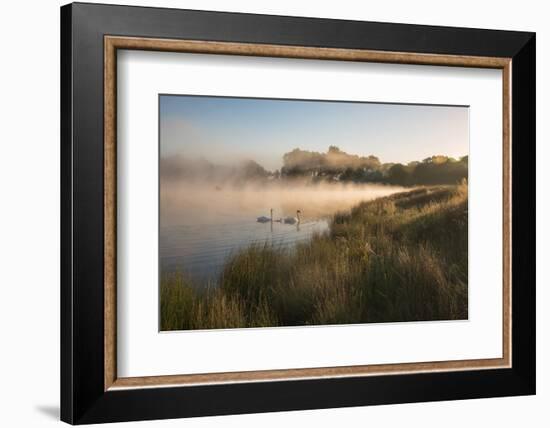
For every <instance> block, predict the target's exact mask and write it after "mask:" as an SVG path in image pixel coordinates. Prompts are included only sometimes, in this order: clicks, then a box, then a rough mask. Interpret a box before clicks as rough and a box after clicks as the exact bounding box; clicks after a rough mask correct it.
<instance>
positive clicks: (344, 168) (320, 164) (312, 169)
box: [280, 146, 468, 186]
mask: <svg viewBox="0 0 550 428" xmlns="http://www.w3.org/2000/svg"><path fill="white" fill-rule="evenodd" d="M283 162H284V166H283V167H282V168H281V173H280V174H281V176H282V177H289V178H291V177H292V178H297V177H311V179H312V180H314V181H324V180H332V181H347V182H354V183H389V184H396V185H402V186H411V185H418V184H456V183H459V182H461V181H462V180H463V179H467V178H468V156H463V157H461V158H460V159H454V158H452V157H448V156H441V155H437V156H431V157H429V158H426V159H424V160H422V161H415V162H409V163H408V164H406V165H403V164H401V163H381V162H380V160H379V159H378V158H377V157H376V156H366V157H362V156H357V155H351V154H348V153H346V152H343V151H342V150H340V149H339V148H338V147H336V146H330V147H329V149H328V152H327V153H319V152H310V151H306V150H300V149H294V150H293V151H291V152H289V153H285V155H284V156H283Z"/></svg>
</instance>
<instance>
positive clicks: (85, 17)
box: [61, 3, 536, 424]
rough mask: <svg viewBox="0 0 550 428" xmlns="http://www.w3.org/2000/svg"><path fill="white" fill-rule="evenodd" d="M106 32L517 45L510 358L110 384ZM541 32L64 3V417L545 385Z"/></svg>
mask: <svg viewBox="0 0 550 428" xmlns="http://www.w3.org/2000/svg"><path fill="white" fill-rule="evenodd" d="M104 35H119V36H138V37H153V38H172V39H195V40H215V41H226V42H244V43H265V44H283V45H297V46H321V47H333V48H353V49H369V50H385V51H399V52H416V53H434V54H450V55H474V56H496V57H508V58H512V59H513V62H512V165H513V182H512V208H513V210H512V242H513V249H512V368H510V369H496V370H470V371H459V372H441V373H435V372H432V373H423V374H408V375H404V374H402V375H391V376H383V375H381V376H370V377H351V378H337V379H311V380H293V381H276V382H258V383H244V384H224V385H213V386H188V387H169V388H150V389H134V390H117V391H107V392H105V391H104V384H103V382H104V376H103V374H104V342H103V340H104V329H103V328H104V321H103V307H104V306H103V305H104V303H103V302H104V300H103V298H104V293H103V218H104V217H103V207H104V206H103V54H104V51H103V37H104ZM535 96H536V94H535V34H534V33H527V32H511V31H495V30H481V29H466V28H450V27H434V26H420V25H407V24H389V23H375V22H358V21H343V20H327V19H312V18H297V17H284V16H269V15H250V14H236V13H221V12H205V11H191V10H179V9H160V8H143V7H128V6H109V5H99V4H85V3H74V4H69V5H66V6H63V7H62V8H61V420H63V421H65V422H68V423H72V424H84V423H98V422H115V421H130V420H144V419H164V418H178V417H191V416H205V415H224V414H238V413H257V412H269V411H284V410H302V409H316V408H329V407H347V406H363V405H372V404H391V403H404V402H419V401H439V400H454V399H467V398H481V397H499V396H512V395H529V394H534V393H535V362H536V361H535V350H536V349H535V347H536V345H535V125H536V124H535Z"/></svg>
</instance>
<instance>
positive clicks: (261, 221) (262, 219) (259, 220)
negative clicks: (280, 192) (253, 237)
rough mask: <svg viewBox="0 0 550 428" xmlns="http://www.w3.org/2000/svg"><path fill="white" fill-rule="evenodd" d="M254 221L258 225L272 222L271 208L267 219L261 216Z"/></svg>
mask: <svg viewBox="0 0 550 428" xmlns="http://www.w3.org/2000/svg"><path fill="white" fill-rule="evenodd" d="M256 221H257V222H258V223H268V222H273V208H271V209H270V210H269V217H266V216H265V215H263V216H261V217H258V218H257V219H256Z"/></svg>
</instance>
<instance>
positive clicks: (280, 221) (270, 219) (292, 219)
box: [256, 208, 302, 224]
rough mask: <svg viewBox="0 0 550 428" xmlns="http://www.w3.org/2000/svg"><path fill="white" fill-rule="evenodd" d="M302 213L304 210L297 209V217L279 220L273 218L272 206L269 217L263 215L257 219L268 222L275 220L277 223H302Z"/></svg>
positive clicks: (260, 221)
mask: <svg viewBox="0 0 550 428" xmlns="http://www.w3.org/2000/svg"><path fill="white" fill-rule="evenodd" d="M301 214H302V211H300V210H296V217H284V218H280V219H277V220H273V208H271V209H270V210H269V217H266V216H261V217H258V218H257V220H256V221H257V222H258V223H268V222H271V223H273V222H274V221H275V222H277V223H284V224H296V223H300V221H301V220H302V219H301V217H300V215H301Z"/></svg>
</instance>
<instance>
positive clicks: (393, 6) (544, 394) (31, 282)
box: [0, 0, 550, 428]
mask: <svg viewBox="0 0 550 428" xmlns="http://www.w3.org/2000/svg"><path fill="white" fill-rule="evenodd" d="M120 1H121V2H123V3H126V4H135V5H147V6H167V7H168V6H169V7H181V8H190V9H209V10H223V11H234V12H252V13H267V14H282V15H297V16H312V17H323V18H342V19H358V20H369V21H390V22H405V23H414V24H434V25H452V26H463V27H484V28H496V29H507V30H529V31H536V32H537V55H538V58H537V76H538V79H537V80H538V81H537V87H538V90H537V122H538V129H537V142H538V144H537V146H538V147H537V159H538V160H537V163H538V165H537V169H538V171H537V176H538V177H537V178H538V185H537V196H538V204H537V223H538V224H537V231H538V233H537V235H538V239H537V241H538V242H537V247H538V254H537V264H538V272H537V279H538V290H537V297H538V303H537V312H538V313H537V321H538V327H537V340H538V352H537V358H538V394H537V396H535V397H519V398H515V397H514V398H499V399H486V400H468V401H461V402H443V403H420V404H405V405H397V406H378V407H364V408H351V409H334V410H317V411H302V412H286V413H272V414H264V415H244V416H226V417H216V418H198V419H188V420H172V421H155V422H143V423H139V424H140V426H158V427H171V426H179V427H213V426H216V427H239V428H244V427H258V426H262V427H279V426H317V427H320V426H327V427H329V426H345V427H364V426H366V425H367V424H368V425H370V426H386V427H392V426H401V425H406V426H407V427H410V428H413V427H422V428H428V427H441V426H445V427H446V428H451V427H460V428H464V427H469V426H471V427H474V426H497V425H498V426H499V427H501V428H505V427H517V426H529V427H538V426H548V424H549V423H550V415H549V414H548V411H547V407H548V405H550V368H549V365H548V361H549V351H550V346H549V345H550V334H549V331H550V327H549V323H550V316H549V315H548V312H544V311H545V305H544V302H547V301H548V298H549V297H550V293H549V291H548V287H544V285H548V283H549V281H550V269H549V263H548V259H549V258H550V250H548V249H547V246H546V245H545V244H546V241H547V240H548V239H550V233H549V231H550V226H549V224H548V222H547V221H544V218H545V217H546V218H550V205H549V203H548V200H543V198H542V196H543V195H545V194H547V193H548V186H549V184H550V168H548V167H546V168H544V166H545V164H546V162H548V159H550V150H549V146H548V144H546V143H547V142H548V138H549V137H550V135H549V128H548V120H545V118H547V117H548V116H549V115H550V109H549V107H548V101H547V100H546V99H545V98H546V97H548V96H550V91H549V89H550V88H549V80H548V78H547V76H549V75H550V70H549V64H548V52H549V51H550V27H549V26H548V18H549V17H550V16H549V14H548V13H547V12H546V10H545V9H546V8H545V2H542V1H535V0H523V1H521V2H518V1H509V0H500V1H496V0H495V1H487V2H480V1H479V0H462V1H461V2H450V3H448V2H441V1H436V0H433V1H429V0H416V1H407V0H394V1H386V2H359V1H356V0H340V1H338V2H334V1H320V0H317V1H311V2H308V1H301V2H298V1H296V0H294V1H293V0H277V1H273V0H271V1H264V2H258V1H251V0H250V1H247V0H231V1H227V0H226V1H224V0H202V1H199V0H189V1H184V0H181V1H176V0H172V1H170V0H147V1H125V2H124V1H122V0H120ZM103 2H104V3H116V2H112V1H103ZM61 4H63V2H60V1H58V0H47V1H44V0H42V1H30V0H28V1H24V2H16V1H11V2H4V3H3V4H2V6H0V31H1V35H2V37H1V39H0V40H1V41H2V48H1V57H0V58H1V66H0V109H1V110H0V118H1V121H0V147H1V150H2V154H1V155H0V260H1V263H0V329H1V330H0V332H1V336H0V350H1V351H0V403H1V404H0V409H1V411H0V421H1V425H2V426H6V427H18V426H21V427H43V426H54V425H56V424H59V421H58V418H59V416H58V414H59V410H58V409H59V6H60V5H61ZM125 426H128V427H130V426H138V424H137V423H133V424H127V425H125Z"/></svg>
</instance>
